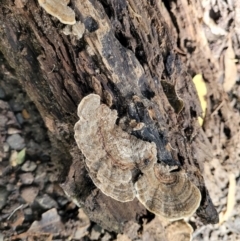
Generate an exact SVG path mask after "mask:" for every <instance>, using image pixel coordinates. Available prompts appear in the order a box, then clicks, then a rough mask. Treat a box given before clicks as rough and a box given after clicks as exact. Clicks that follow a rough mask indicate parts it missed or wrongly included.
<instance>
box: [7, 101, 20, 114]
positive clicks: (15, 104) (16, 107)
mask: <svg viewBox="0 0 240 241" xmlns="http://www.w3.org/2000/svg"><path fill="white" fill-rule="evenodd" d="M10 106H11V108H12V110H13V111H14V112H18V111H22V109H23V105H22V104H21V103H18V102H15V101H14V100H10Z"/></svg>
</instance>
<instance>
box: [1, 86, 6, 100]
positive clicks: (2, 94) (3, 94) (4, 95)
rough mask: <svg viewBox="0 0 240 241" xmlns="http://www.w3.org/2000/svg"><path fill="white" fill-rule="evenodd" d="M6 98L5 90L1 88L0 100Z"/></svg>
mask: <svg viewBox="0 0 240 241" xmlns="http://www.w3.org/2000/svg"><path fill="white" fill-rule="evenodd" d="M5 97H6V94H5V91H4V89H2V88H0V99H4V98H5Z"/></svg>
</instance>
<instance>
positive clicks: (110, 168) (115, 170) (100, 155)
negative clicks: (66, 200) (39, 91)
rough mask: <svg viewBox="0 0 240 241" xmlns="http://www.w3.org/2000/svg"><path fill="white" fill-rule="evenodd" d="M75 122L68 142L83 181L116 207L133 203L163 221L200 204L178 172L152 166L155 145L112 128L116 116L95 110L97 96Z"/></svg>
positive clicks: (99, 108)
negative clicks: (81, 163)
mask: <svg viewBox="0 0 240 241" xmlns="http://www.w3.org/2000/svg"><path fill="white" fill-rule="evenodd" d="M78 116H79V118H80V119H79V121H78V122H77V123H76V124H75V126H74V132H75V135H74V137H75V140H76V142H77V145H78V147H79V149H80V150H81V151H82V153H83V154H84V156H85V158H86V160H85V162H86V166H87V169H88V172H89V176H90V177H91V178H92V180H93V182H94V184H95V185H96V186H97V187H98V188H99V189H100V190H101V191H102V192H103V193H104V194H106V195H107V196H110V197H112V198H113V199H115V200H118V201H121V202H127V201H131V200H133V199H134V198H135V197H137V198H138V199H139V201H140V202H141V203H142V204H143V205H144V206H145V207H146V208H147V209H148V210H149V211H151V212H153V213H155V214H157V215H160V216H162V217H164V218H166V219H168V220H178V219H182V218H185V217H189V216H191V215H192V214H193V213H194V212H195V211H196V209H197V208H198V206H199V204H200V200H201V194H200V191H199V190H198V188H197V187H196V186H195V185H194V184H193V183H192V182H191V181H190V180H189V179H188V178H187V176H186V174H185V173H184V172H183V171H177V170H175V169H176V167H170V166H167V165H165V166H164V165H163V164H160V163H157V148H156V144H155V143H153V142H147V141H143V140H141V139H138V138H136V137H135V136H133V135H130V134H128V133H127V132H125V131H123V130H122V129H121V127H120V126H118V125H116V119H117V111H116V110H111V109H110V108H109V107H108V106H106V105H105V104H101V103H100V96H99V95H96V94H90V95H88V96H86V97H84V98H83V99H82V101H81V102H80V104H79V106H78ZM136 173H137V174H136ZM139 174H140V175H139ZM133 177H134V178H133Z"/></svg>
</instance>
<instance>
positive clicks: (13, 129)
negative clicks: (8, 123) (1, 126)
mask: <svg viewBox="0 0 240 241" xmlns="http://www.w3.org/2000/svg"><path fill="white" fill-rule="evenodd" d="M21 132H22V131H21V130H18V129H16V128H13V127H9V128H8V130H7V133H8V135H13V134H18V133H21Z"/></svg>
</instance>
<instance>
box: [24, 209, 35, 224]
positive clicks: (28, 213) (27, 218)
mask: <svg viewBox="0 0 240 241" xmlns="http://www.w3.org/2000/svg"><path fill="white" fill-rule="evenodd" d="M23 212H24V217H25V221H31V220H32V219H33V212H32V209H31V208H25V209H24V210H23Z"/></svg>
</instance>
